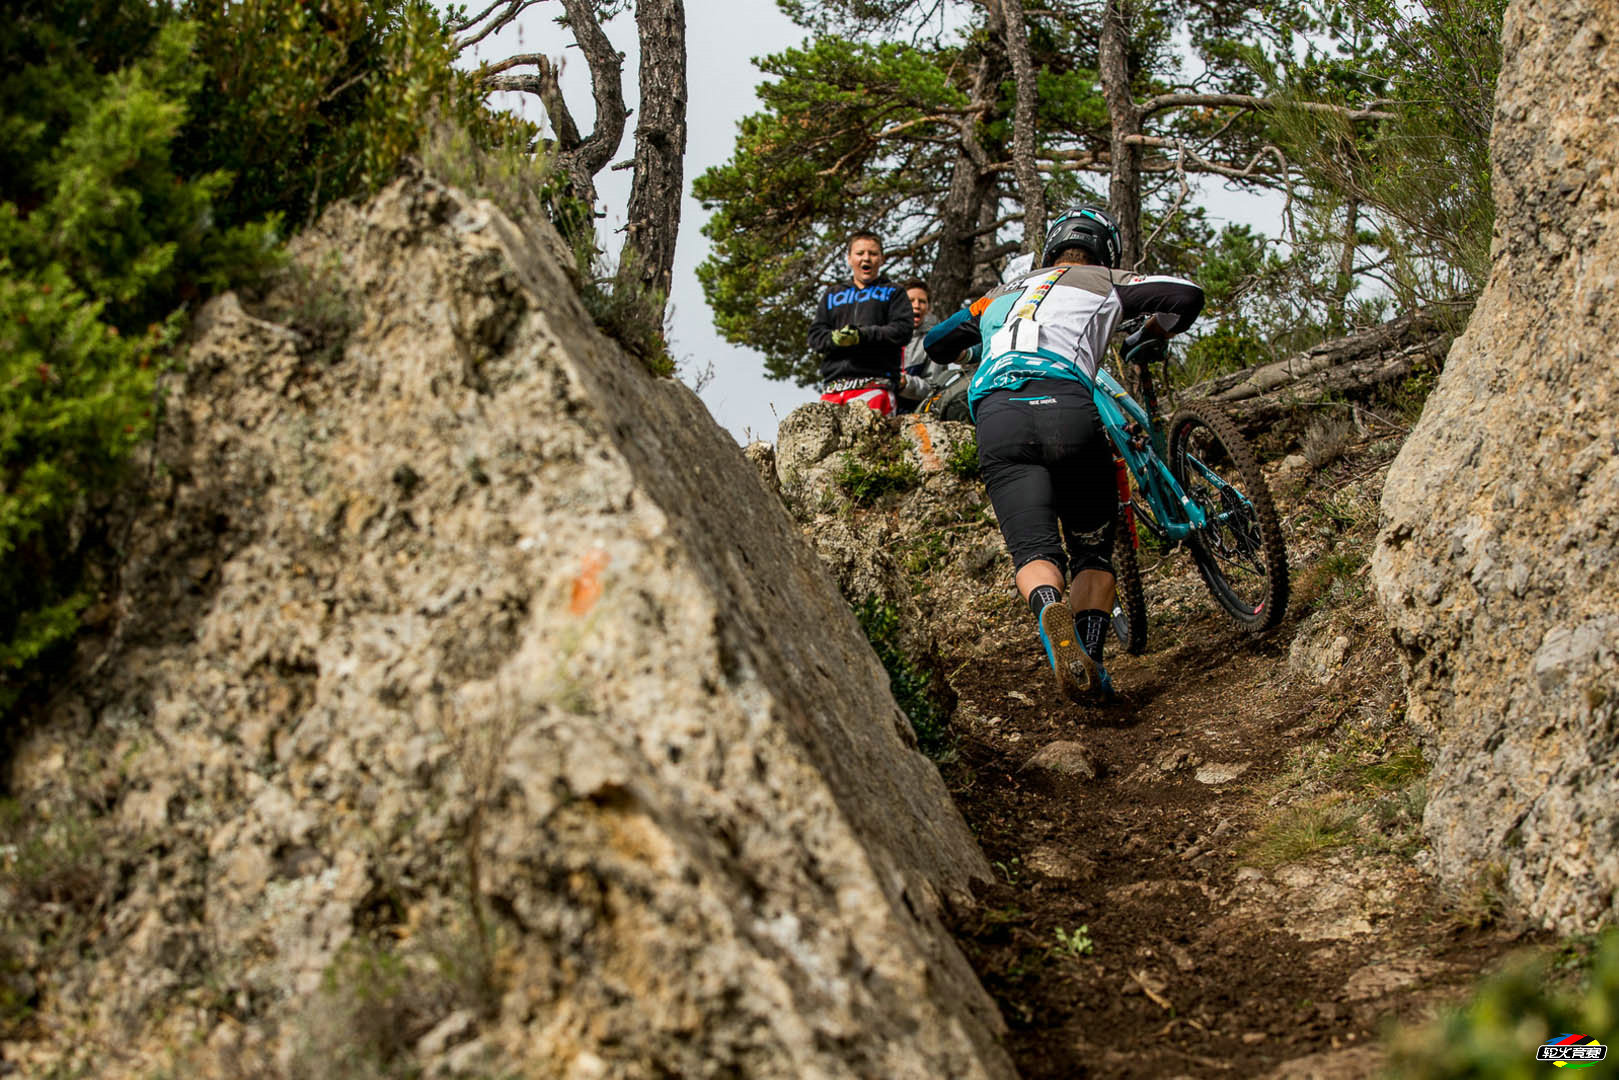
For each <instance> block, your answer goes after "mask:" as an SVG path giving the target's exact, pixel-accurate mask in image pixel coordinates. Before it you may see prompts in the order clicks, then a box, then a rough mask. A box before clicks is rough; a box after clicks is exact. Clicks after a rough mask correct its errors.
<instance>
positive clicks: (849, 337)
mask: <svg viewBox="0 0 1619 1080" xmlns="http://www.w3.org/2000/svg"><path fill="white" fill-rule="evenodd" d="M832 344H834V345H836V346H838V347H839V348H848V347H849V346H850V345H858V344H860V331H859V330H856V329H855V328H854V327H852V326H843V327H839V328H838V329H836V330H834V331H832Z"/></svg>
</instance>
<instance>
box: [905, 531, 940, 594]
mask: <svg viewBox="0 0 1619 1080" xmlns="http://www.w3.org/2000/svg"><path fill="white" fill-rule="evenodd" d="M949 554H950V549H949V548H948V547H946V546H945V542H944V537H942V536H940V535H939V534H938V533H929V534H927V535H926V536H922V537H919V538H918V539H917V540H916V542H915V543H914V544H912V545H911V546H910V547H909V548H908V549H907V550H906V552H905V560H904V564H905V572H906V573H907V574H909V575H911V576H912V577H913V578H923V577H926V576H927V575H929V574H931V573H932V572H933V571H934V570H936V569H937V568H938V567H939V566H940V565H942V564H943V563H944V560H945V559H946V558H947V557H948V556H949ZM919 584H920V583H919Z"/></svg>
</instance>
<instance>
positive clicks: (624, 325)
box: [575, 241, 675, 378]
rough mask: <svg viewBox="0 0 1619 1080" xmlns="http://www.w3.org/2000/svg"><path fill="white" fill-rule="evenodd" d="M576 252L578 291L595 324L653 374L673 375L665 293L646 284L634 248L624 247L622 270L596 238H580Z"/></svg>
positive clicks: (673, 364) (672, 358)
mask: <svg viewBox="0 0 1619 1080" xmlns="http://www.w3.org/2000/svg"><path fill="white" fill-rule="evenodd" d="M575 255H576V257H577V259H578V260H579V277H580V281H581V286H580V289H579V296H580V299H582V300H584V302H585V308H586V310H588V311H589V312H590V316H591V318H593V319H595V320H596V326H597V327H598V328H600V330H601V331H602V333H604V334H606V335H607V336H608V337H610V338H612V339H613V340H615V341H617V342H618V343H619V344H620V345H622V346H624V350H625V351H626V352H628V353H629V354H630V355H631V356H633V357H635V358H636V359H637V360H639V361H641V363H643V364H645V365H646V368H647V370H648V371H650V372H652V374H654V375H658V376H662V377H665V378H668V377H670V376H673V375H674V373H675V360H674V357H673V356H671V355H670V354H669V336H668V333H667V328H666V327H665V325H664V324H665V319H666V316H665V308H664V299H665V297H664V295H663V293H662V292H660V291H658V290H656V289H652V288H649V287H647V286H646V285H645V284H643V282H642V278H641V275H640V274H639V273H636V272H635V261H634V260H635V252H634V249H630V250H627V251H625V253H624V262H623V263H622V265H620V266H619V268H618V272H617V273H613V272H611V271H610V270H609V269H608V268H607V266H606V265H605V264H604V263H603V262H602V261H601V256H600V255H599V254H598V253H597V251H596V248H595V245H594V243H593V242H590V241H586V242H582V243H580V244H579V245H578V247H576V248H575Z"/></svg>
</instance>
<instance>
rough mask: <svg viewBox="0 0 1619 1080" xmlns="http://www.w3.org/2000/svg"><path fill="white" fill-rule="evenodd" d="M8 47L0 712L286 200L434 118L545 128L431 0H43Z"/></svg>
mask: <svg viewBox="0 0 1619 1080" xmlns="http://www.w3.org/2000/svg"><path fill="white" fill-rule="evenodd" d="M0 59H3V60H4V61H5V62H4V64H3V66H0V72H3V73H0V326H3V327H4V329H3V330H0V716H4V715H6V714H7V713H8V712H9V710H10V709H11V708H12V707H13V706H14V705H15V703H16V700H17V698H18V696H19V695H20V694H21V692H22V690H23V689H24V687H25V686H26V685H28V684H29V682H30V681H31V680H32V679H34V678H35V677H37V676H38V675H39V673H40V672H41V671H42V670H43V667H44V666H45V665H46V661H47V660H48V659H49V658H50V656H51V655H52V651H53V650H54V649H56V648H57V647H58V646H61V645H63V644H65V643H66V642H67V641H68V640H69V639H70V638H71V636H72V635H73V633H74V632H75V631H76V629H77V626H78V623H79V616H80V613H81V612H82V611H83V610H84V609H85V608H86V606H87V605H89V604H90V603H91V602H92V600H93V599H94V594H95V590H96V585H95V582H94V580H93V574H94V571H95V570H96V568H97V564H98V560H100V559H102V558H104V556H105V546H104V544H103V542H102V538H101V537H100V535H99V533H98V528H99V520H100V516H99V513H98V510H99V508H100V507H101V505H102V504H104V503H105V502H106V501H107V499H108V498H109V497H110V495H111V494H112V493H113V492H114V491H116V490H117V489H118V488H119V486H120V484H121V483H122V482H123V480H124V479H125V477H126V469H127V467H128V463H129V460H130V455H131V453H132V451H133V450H134V448H135V447H136V446H138V445H139V444H140V443H141V442H142V440H143V439H145V438H146V437H147V435H148V433H149V432H150V430H151V426H152V420H153V413H154V410H155V409H156V408H157V407H158V403H157V402H156V401H155V399H154V396H153V389H154V386H155V381H156V376H157V374H158V373H159V372H160V371H161V370H162V369H163V368H164V366H165V365H166V364H167V363H169V356H170V350H171V348H172V346H173V344H174V343H175V341H176V340H177V339H178V336H179V334H180V332H181V330H182V329H183V326H184V323H185V319H186V316H187V314H188V313H189V311H190V310H191V308H192V306H193V305H194V304H195V303H196V302H197V301H199V300H200V299H202V298H203V297H205V296H206V295H207V294H209V293H211V292H214V291H217V290H219V289H222V288H225V287H227V286H233V285H240V284H244V283H249V282H251V281H252V280H253V279H255V278H256V277H258V276H259V275H260V274H262V273H263V272H264V271H265V270H267V269H269V268H270V267H271V266H273V265H275V263H276V262H277V261H278V259H279V255H278V250H277V241H278V238H279V236H280V229H281V224H280V223H281V221H282V220H283V219H285V220H303V219H304V218H306V217H308V216H311V215H313V214H314V213H315V212H316V211H317V210H318V209H319V208H320V207H321V206H322V205H324V204H325V203H327V202H329V201H331V200H333V199H338V198H344V197H349V196H354V195H362V194H365V193H367V192H369V191H372V190H374V189H375V188H377V187H378V186H380V185H381V184H383V183H385V182H386V181H388V180H390V179H392V178H393V177H394V176H395V175H396V174H397V173H398V171H399V169H400V167H401V165H402V163H403V162H404V159H405V156H406V155H407V154H410V153H414V152H416V151H417V150H418V149H419V147H420V144H421V142H422V138H423V136H424V134H425V133H426V132H428V131H430V130H432V128H433V124H432V123H431V122H430V119H431V118H432V117H441V118H444V119H446V120H448V121H449V122H452V123H457V124H460V125H462V126H463V127H465V128H466V129H467V130H468V131H470V132H471V133H472V138H473V139H474V140H475V141H477V142H478V143H480V144H481V145H489V144H502V143H503V144H507V145H511V146H524V147H526V145H527V141H528V138H529V136H530V135H531V134H532V129H531V128H528V127H526V126H525V125H522V124H521V123H519V122H516V121H513V120H510V119H499V118H495V117H493V116H492V115H490V114H487V113H486V112H485V111H484V110H483V108H482V104H481V100H480V95H479V94H478V93H477V91H476V88H475V87H474V86H473V84H472V82H471V79H470V76H468V75H466V74H465V73H460V72H457V71H455V70H454V69H453V67H452V64H451V59H452V56H451V39H450V36H449V35H448V33H447V32H446V31H445V30H444V28H443V26H442V25H441V24H440V22H439V20H438V17H437V16H436V15H435V14H434V12H433V10H432V8H431V7H430V6H428V5H426V4H424V3H420V2H416V0H327V2H325V3H322V4H319V5H312V4H307V3H304V2H302V0H245V2H243V3H233V4H214V3H205V2H203V0H188V2H186V3H182V4H178V5H169V4H154V3H149V2H147V0H66V2H61V3H54V2H52V3H46V2H44V0H25V2H23V3H20V4H17V5H13V7H12V10H11V13H9V14H8V18H7V20H6V21H5V22H4V23H3V24H0ZM315 291H319V289H318V285H317V286H312V299H311V307H310V314H311V315H312V316H315V317H316V318H315V322H317V323H319V324H320V326H321V327H322V328H323V329H324V331H331V333H329V334H326V337H327V338H329V339H331V340H334V341H337V343H338V344H339V345H340V343H341V342H340V338H341V332H342V331H343V329H344V328H343V326H342V325H341V324H342V322H343V319H344V317H345V314H344V312H343V311H342V310H341V309H340V308H341V299H340V298H321V297H318V296H314V295H313V293H314V292H315ZM322 305H324V309H322Z"/></svg>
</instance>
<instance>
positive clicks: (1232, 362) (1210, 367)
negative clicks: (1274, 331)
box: [1174, 319, 1270, 387]
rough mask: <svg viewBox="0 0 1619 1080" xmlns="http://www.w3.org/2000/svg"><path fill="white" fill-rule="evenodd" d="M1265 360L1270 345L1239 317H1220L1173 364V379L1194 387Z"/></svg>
mask: <svg viewBox="0 0 1619 1080" xmlns="http://www.w3.org/2000/svg"><path fill="white" fill-rule="evenodd" d="M1268 359H1270V350H1269V347H1268V346H1267V345H1266V344H1265V342H1264V340H1263V339H1261V338H1260V336H1259V334H1258V333H1256V332H1255V330H1254V328H1253V327H1252V326H1251V325H1249V324H1248V323H1246V322H1243V321H1241V320H1240V319H1239V320H1235V321H1229V322H1228V321H1225V320H1222V321H1220V322H1218V323H1216V324H1215V326H1214V328H1213V329H1212V330H1210V331H1208V332H1207V333H1205V334H1203V335H1201V336H1199V337H1197V338H1195V339H1193V340H1192V342H1191V344H1189V345H1187V346H1186V352H1185V354H1184V356H1183V357H1182V359H1181V362H1180V363H1179V364H1177V365H1176V366H1175V379H1174V381H1175V384H1176V386H1178V387H1186V386H1193V385H1195V384H1197V383H1200V382H1202V381H1203V380H1205V379H1212V378H1215V377H1216V376H1219V375H1226V374H1229V373H1231V372H1233V371H1241V370H1242V369H1243V368H1246V367H1251V366H1252V365H1254V364H1262V363H1264V362H1265V361H1266V360H1268Z"/></svg>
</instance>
